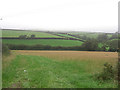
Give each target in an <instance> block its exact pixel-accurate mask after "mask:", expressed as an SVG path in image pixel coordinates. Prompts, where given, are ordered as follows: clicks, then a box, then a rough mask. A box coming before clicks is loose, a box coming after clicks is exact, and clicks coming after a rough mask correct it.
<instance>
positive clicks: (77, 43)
mask: <svg viewBox="0 0 120 90" xmlns="http://www.w3.org/2000/svg"><path fill="white" fill-rule="evenodd" d="M2 42H3V43H4V44H17V45H19V44H24V45H36V44H42V45H51V46H80V45H82V43H83V42H81V41H77V40H60V39H32V40H17V39H15V40H14V39H3V40H2Z"/></svg>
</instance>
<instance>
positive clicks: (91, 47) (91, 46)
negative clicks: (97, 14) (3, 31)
mask: <svg viewBox="0 0 120 90" xmlns="http://www.w3.org/2000/svg"><path fill="white" fill-rule="evenodd" d="M114 42H116V41H114ZM117 45H118V44H117V43H115V44H113V43H112V42H110V44H108V45H106V44H104V45H103V46H102V48H100V47H99V46H98V41H97V40H95V39H90V40H88V41H86V42H84V43H83V44H82V45H81V46H71V47H64V46H50V45H40V44H38V45H22V44H21V45H15V44H7V46H8V48H9V49H11V50H76V51H113V52H114V51H120V50H119V48H118V46H117ZM107 47H109V49H108V50H107V49H106V48H107Z"/></svg>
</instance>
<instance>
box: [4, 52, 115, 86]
mask: <svg viewBox="0 0 120 90" xmlns="http://www.w3.org/2000/svg"><path fill="white" fill-rule="evenodd" d="M26 52H28V53H26ZM15 53H17V54H15ZM20 53H21V54H20ZM25 53H26V55H22V54H25ZM87 53H88V55H87ZM101 53H102V52H101ZM18 54H19V55H18ZM34 54H35V55H34ZM69 54H70V57H68V55H69ZM77 54H80V55H77ZM95 54H96V55H97V54H100V53H98V52H76V51H73V52H64V51H63V52H62V51H56V52H54V51H40V52H39V51H38V52H37V51H15V52H14V53H12V55H11V56H9V57H8V59H5V60H4V61H3V75H2V76H3V88H6V87H12V88H30V87H31V88H115V87H117V85H116V84H114V83H113V82H112V81H109V82H105V83H99V81H96V80H94V79H93V77H92V76H93V73H96V72H98V71H100V70H101V69H102V65H103V63H104V62H106V61H109V62H111V63H115V61H116V56H117V54H115V53H103V55H104V54H106V55H107V56H111V55H112V54H114V55H113V56H111V57H110V58H112V59H113V60H112V59H109V57H106V55H104V56H103V58H104V60H103V58H102V57H101V61H100V60H99V59H98V60H96V59H97V58H98V57H100V56H97V57H96V56H94V55H95ZM61 55H62V57H61ZM71 55H75V58H74V57H73V58H71V57H72V56H71ZM84 55H86V57H84ZM92 55H93V56H92ZM115 55H116V56H115ZM79 56H80V57H81V58H79ZM82 56H83V57H82ZM88 56H90V58H89V59H88ZM93 57H94V58H95V59H92V58H93ZM105 57H106V58H105ZM70 58H71V59H70ZM24 70H26V71H25V72H24Z"/></svg>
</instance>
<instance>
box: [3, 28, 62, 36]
mask: <svg viewBox="0 0 120 90" xmlns="http://www.w3.org/2000/svg"><path fill="white" fill-rule="evenodd" d="M32 34H34V35H35V37H51V38H60V37H59V36H56V35H52V34H49V33H45V32H37V31H14V30H2V37H19V36H20V35H27V36H30V35H32Z"/></svg>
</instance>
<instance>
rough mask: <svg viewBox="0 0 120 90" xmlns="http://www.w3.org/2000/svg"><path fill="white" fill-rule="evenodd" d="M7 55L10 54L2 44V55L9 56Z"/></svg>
mask: <svg viewBox="0 0 120 90" xmlns="http://www.w3.org/2000/svg"><path fill="white" fill-rule="evenodd" d="M9 54H10V50H9V48H8V46H7V45H5V44H3V45H2V55H9Z"/></svg>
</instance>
